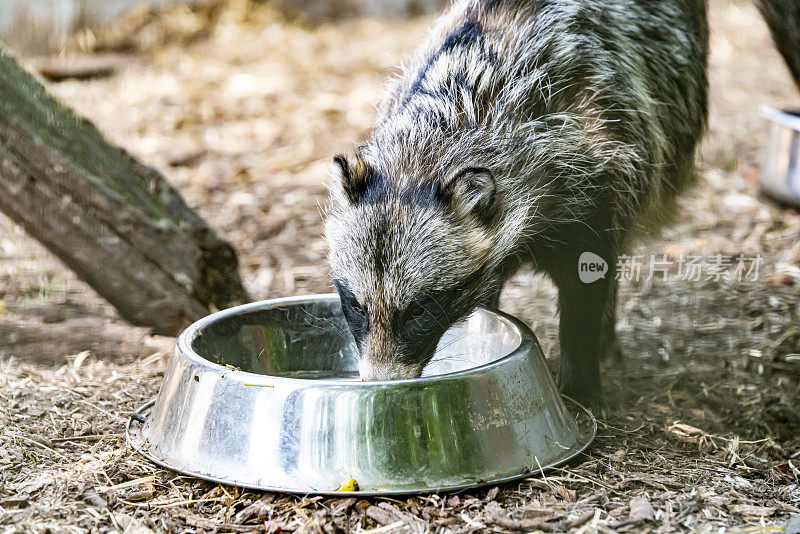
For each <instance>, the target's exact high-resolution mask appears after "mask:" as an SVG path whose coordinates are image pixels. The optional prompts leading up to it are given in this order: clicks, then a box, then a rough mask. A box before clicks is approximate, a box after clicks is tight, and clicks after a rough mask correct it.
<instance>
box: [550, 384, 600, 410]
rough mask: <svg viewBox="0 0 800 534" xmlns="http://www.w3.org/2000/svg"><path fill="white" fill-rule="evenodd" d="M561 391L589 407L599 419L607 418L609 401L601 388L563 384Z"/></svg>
mask: <svg viewBox="0 0 800 534" xmlns="http://www.w3.org/2000/svg"><path fill="white" fill-rule="evenodd" d="M595 389H596V388H595ZM561 393H562V394H563V395H566V396H567V397H569V398H571V399H572V400H574V401H576V402H577V403H579V404H581V405H582V406H584V407H585V408H587V409H589V411H591V412H592V414H593V415H594V416H595V417H597V418H598V419H605V417H606V416H607V415H608V409H609V407H608V401H606V398H605V396H604V395H603V393H602V392H601V391H600V390H596V391H592V388H589V387H583V386H579V385H575V386H572V387H571V386H570V384H562V386H561Z"/></svg>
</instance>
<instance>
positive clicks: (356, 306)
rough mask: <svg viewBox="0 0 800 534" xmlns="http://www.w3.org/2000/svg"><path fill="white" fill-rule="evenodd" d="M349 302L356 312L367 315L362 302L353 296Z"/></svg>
mask: <svg viewBox="0 0 800 534" xmlns="http://www.w3.org/2000/svg"><path fill="white" fill-rule="evenodd" d="M348 304H350V308H352V309H353V311H354V312H356V313H357V314H359V315H362V316H364V317H366V315H367V313H366V312H365V311H364V308H362V307H361V304H360V303H359V302H358V300H357V299H356V298H355V297H352V296H351V297H350V300H349V301H348Z"/></svg>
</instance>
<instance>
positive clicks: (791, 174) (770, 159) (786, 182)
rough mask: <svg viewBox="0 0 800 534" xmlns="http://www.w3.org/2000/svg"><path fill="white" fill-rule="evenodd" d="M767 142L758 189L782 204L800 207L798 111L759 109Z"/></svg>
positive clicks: (799, 112) (799, 119)
mask: <svg viewBox="0 0 800 534" xmlns="http://www.w3.org/2000/svg"><path fill="white" fill-rule="evenodd" d="M761 116H762V117H764V118H765V119H767V121H768V125H769V129H768V139H767V146H766V147H765V149H764V161H763V164H762V165H761V187H762V188H763V189H764V191H765V192H766V193H768V194H769V195H772V196H773V197H776V198H778V199H780V200H782V201H784V202H789V203H792V204H795V205H798V206H800V110H777V109H773V108H770V107H766V106H764V107H762V108H761Z"/></svg>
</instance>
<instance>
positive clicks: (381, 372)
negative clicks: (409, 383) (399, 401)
mask: <svg viewBox="0 0 800 534" xmlns="http://www.w3.org/2000/svg"><path fill="white" fill-rule="evenodd" d="M358 374H359V375H361V380H399V379H401V378H417V377H419V376H420V375H421V374H422V367H419V366H416V365H409V364H405V363H401V362H398V361H377V362H376V361H373V360H371V359H370V358H364V357H362V358H361V360H360V361H359V362H358Z"/></svg>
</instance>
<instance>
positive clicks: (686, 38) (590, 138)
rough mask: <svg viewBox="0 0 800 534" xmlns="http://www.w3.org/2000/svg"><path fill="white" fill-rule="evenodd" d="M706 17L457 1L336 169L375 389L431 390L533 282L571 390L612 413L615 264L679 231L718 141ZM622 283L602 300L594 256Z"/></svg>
mask: <svg viewBox="0 0 800 534" xmlns="http://www.w3.org/2000/svg"><path fill="white" fill-rule="evenodd" d="M707 41H708V28H707V22H706V2H705V1H704V0H661V1H658V2H653V1H650V0H529V1H521V0H518V1H514V0H459V1H456V2H455V3H454V5H453V6H452V7H451V8H450V10H449V11H448V12H447V13H446V14H445V15H444V16H443V17H442V18H441V19H440V20H439V21H438V22H437V23H436V25H435V27H434V29H433V30H432V31H431V33H430V35H429V37H428V38H427V40H426V42H425V43H424V44H423V45H422V47H421V48H420V49H419V50H418V51H417V52H416V54H415V55H414V57H413V59H412V60H411V62H410V63H409V64H408V65H407V66H405V67H404V68H403V71H402V73H401V75H400V76H398V77H397V78H396V79H394V80H392V81H391V82H390V84H389V86H388V89H387V93H386V95H385V98H384V101H383V105H382V107H381V111H380V114H379V118H378V120H377V122H376V124H375V126H374V129H373V131H372V133H371V135H370V137H369V139H368V140H367V141H366V142H365V143H364V144H363V145H361V146H359V147H358V148H357V149H356V151H355V154H354V155H352V156H349V157H345V156H337V157H336V158H334V163H333V166H332V184H331V186H330V189H331V197H332V200H331V206H330V208H329V213H328V215H327V219H326V224H325V235H326V239H327V241H328V244H329V248H330V254H329V259H330V267H331V274H332V278H333V282H334V285H335V286H336V290H337V291H338V292H339V295H340V297H341V302H342V309H343V311H344V314H345V317H346V319H347V322H348V324H349V326H350V330H351V331H352V334H353V337H354V338H355V341H356V344H357V346H358V349H359V352H360V363H359V371H360V374H361V376H362V378H363V379H395V378H407V377H415V376H419V375H420V373H421V371H422V369H423V367H424V366H425V365H426V364H427V363H428V361H429V360H430V358H431V356H432V355H433V352H434V349H435V347H436V344H437V342H438V340H439V338H440V336H441V335H442V334H443V332H444V331H445V330H446V329H447V328H448V327H449V326H451V325H452V324H454V323H455V322H457V321H459V320H461V319H463V318H464V317H466V316H467V315H468V314H469V313H470V312H471V311H472V310H473V309H474V308H475V306H477V305H488V306H496V304H497V298H498V295H499V291H500V289H501V288H502V285H503V283H504V281H505V280H506V279H507V278H508V277H510V276H511V275H512V274H514V272H516V271H517V270H518V269H519V268H520V267H521V266H523V265H525V264H530V265H533V267H534V268H535V269H537V270H539V271H543V272H545V273H547V274H548V275H549V276H550V277H551V278H552V280H553V281H554V282H555V284H556V286H557V287H558V304H559V309H560V332H559V338H560V345H561V372H560V385H561V388H562V390H563V391H564V392H565V393H566V394H568V395H570V396H572V397H574V398H576V399H577V400H579V401H581V402H584V403H587V404H588V405H590V406H592V407H595V408H598V407H601V406H602V405H603V394H602V390H601V383H600V371H599V358H600V357H601V356H602V355H611V356H619V347H618V345H617V340H616V334H615V329H614V326H615V301H616V292H617V287H616V286H617V283H616V281H615V279H614V278H615V276H614V272H613V271H614V267H615V265H616V264H617V257H618V255H619V254H621V253H623V252H624V251H625V250H626V247H627V246H628V245H629V244H630V242H631V240H632V238H633V237H634V236H635V235H637V234H639V233H641V231H642V230H647V229H649V228H653V227H656V226H657V225H659V224H661V223H663V222H665V221H666V220H668V219H669V216H670V215H671V214H672V213H673V211H674V205H675V199H676V196H677V195H678V194H679V193H680V192H681V191H682V190H684V189H685V188H686V187H687V186H688V185H690V184H691V183H692V182H693V181H694V177H695V167H694V159H695V149H696V146H697V143H698V141H699V139H700V137H701V134H702V132H703V130H704V127H705V124H706V114H707V79H706V56H707ZM585 252H591V253H593V254H596V255H597V256H599V257H600V258H602V259H603V260H604V261H605V262H606V263H607V264H608V266H609V270H610V272H609V273H608V274H607V275H606V276H605V277H602V278H599V279H597V280H594V281H592V282H589V283H584V282H582V281H581V278H580V276H579V266H578V264H579V261H578V260H579V258H580V256H581V254H583V253H585Z"/></svg>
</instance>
